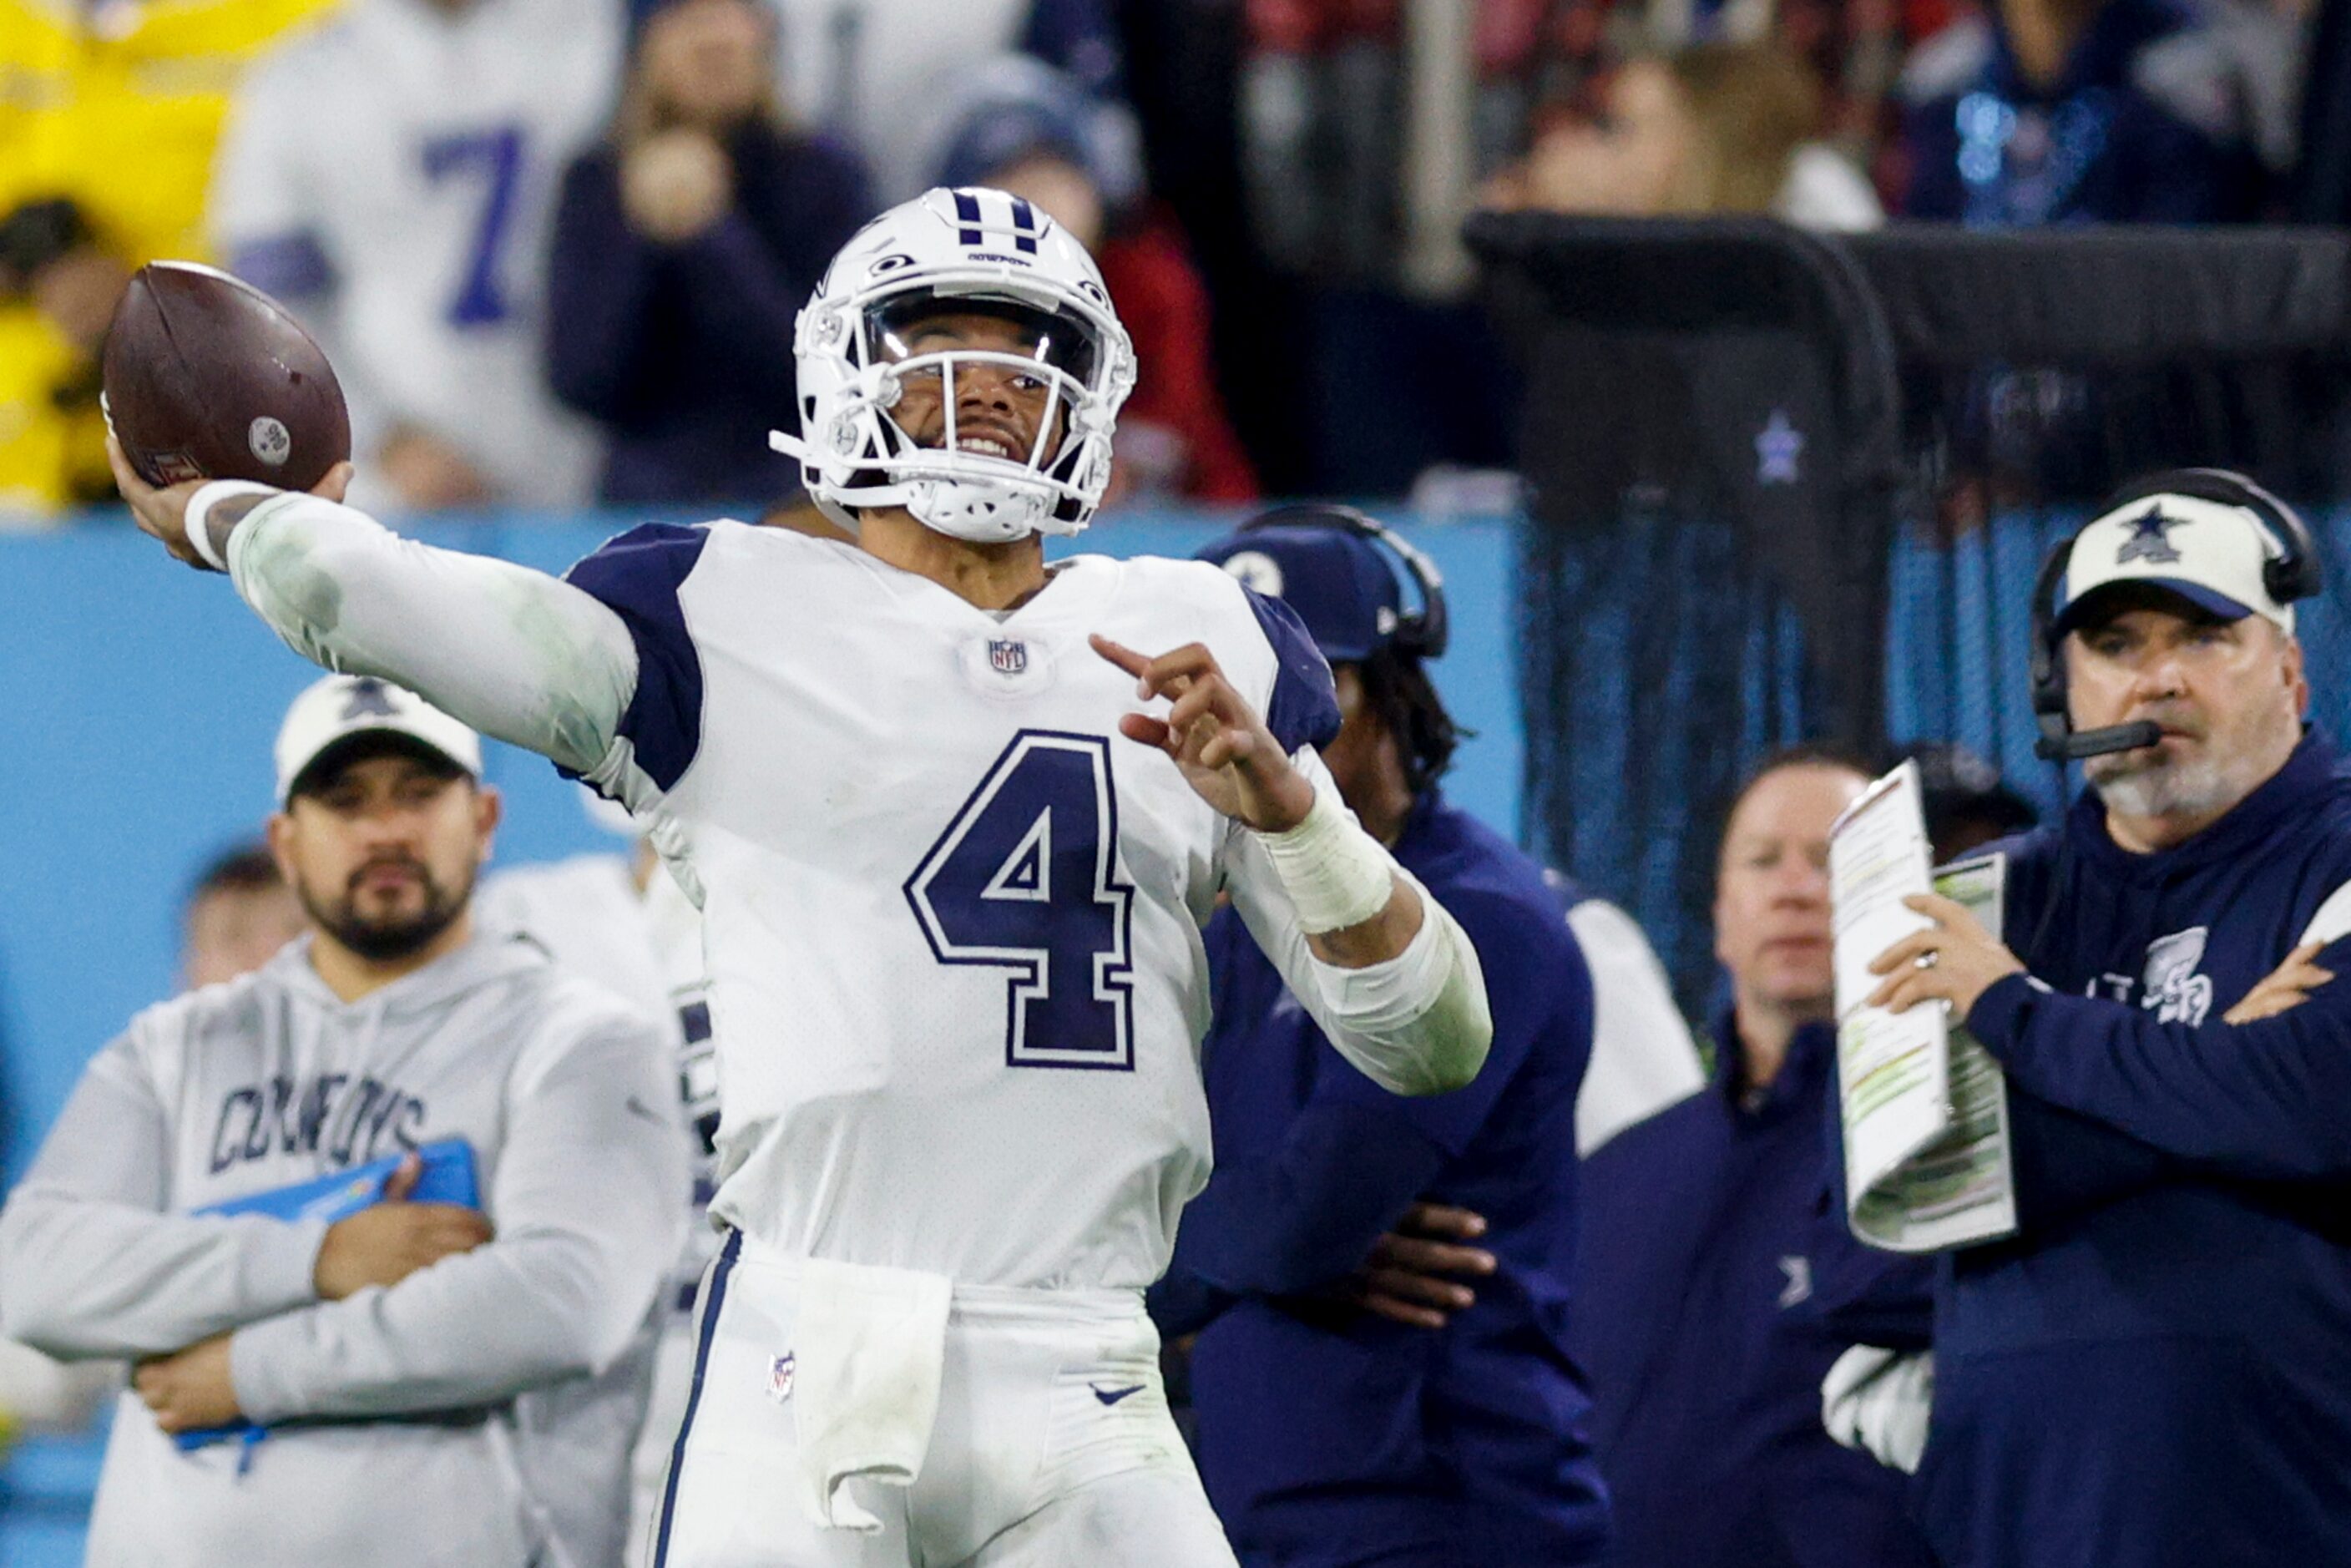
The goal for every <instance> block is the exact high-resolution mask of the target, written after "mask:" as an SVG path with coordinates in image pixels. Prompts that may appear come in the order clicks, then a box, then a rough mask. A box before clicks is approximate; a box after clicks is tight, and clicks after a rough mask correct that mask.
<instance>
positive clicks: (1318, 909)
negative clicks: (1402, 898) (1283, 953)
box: [1258, 789, 1395, 936]
mask: <svg viewBox="0 0 2351 1568" xmlns="http://www.w3.org/2000/svg"><path fill="white" fill-rule="evenodd" d="M1258 838H1259V841H1260V842H1261V843H1263V844H1264V845H1265V852H1266V858H1267V859H1268V860H1270V861H1271V862H1273V873H1274V874H1275V875H1276V876H1278V877H1280V879H1281V885H1282V887H1283V888H1284V889H1285V890H1286V891H1287V892H1288V893H1289V894H1290V904H1291V905H1292V906H1293V907H1294V908H1296V910H1297V911H1298V924H1299V926H1300V927H1301V929H1302V930H1304V931H1305V933H1306V934H1307V935H1308V936H1322V935H1323V934H1324V933H1326V932H1331V931H1343V930H1345V929H1346V928H1347V927H1348V926H1350V925H1363V924H1364V922H1365V921H1367V920H1370V919H1372V918H1373V917H1374V916H1375V915H1378V914H1379V913H1380V911H1382V910H1384V909H1385V908H1386V907H1387V906H1388V899H1389V898H1390V896H1392V894H1393V893H1394V891H1395V874H1394V873H1395V861H1394V860H1393V859H1391V858H1390V857H1389V855H1388V852H1386V851H1385V850H1384V849H1382V848H1381V847H1380V844H1379V841H1378V840H1376V839H1374V838H1373V837H1372V835H1371V834H1369V833H1367V832H1365V831H1364V829H1363V825H1362V824H1361V823H1359V822H1357V821H1355V817H1354V813H1353V812H1352V811H1350V810H1347V808H1346V807H1344V806H1343V805H1341V804H1340V803H1339V792H1338V791H1337V790H1336V789H1317V790H1315V791H1314V804H1313V806H1312V808H1311V809H1310V810H1308V811H1307V813H1306V820H1305V821H1302V822H1301V823H1299V824H1298V825H1297V826H1296V827H1294V828H1292V829H1290V831H1288V832H1286V833H1260V834H1259V835H1258Z"/></svg>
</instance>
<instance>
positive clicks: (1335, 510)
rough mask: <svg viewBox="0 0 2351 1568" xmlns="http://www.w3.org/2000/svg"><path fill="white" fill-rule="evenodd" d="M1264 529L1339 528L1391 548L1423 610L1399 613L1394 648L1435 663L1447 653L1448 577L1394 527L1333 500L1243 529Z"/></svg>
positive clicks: (1263, 517)
mask: <svg viewBox="0 0 2351 1568" xmlns="http://www.w3.org/2000/svg"><path fill="white" fill-rule="evenodd" d="M1259 528H1337V529H1340V530H1341V531H1343V532H1344V533H1350V534H1353V535H1354V536H1355V537H1356V538H1360V539H1369V540H1371V541H1372V542H1373V543H1374V544H1384V545H1385V546H1387V547H1388V549H1390V550H1391V551H1393V552H1394V553H1395V558H1396V559H1398V560H1400V561H1402V562H1404V569H1405V573H1406V575H1408V576H1409V577H1410V578H1411V579H1412V581H1413V586H1414V588H1415V589H1416V591H1418V593H1419V595H1420V608H1419V609H1418V610H1416V611H1412V612H1402V611H1399V612H1397V614H1396V623H1395V631H1394V632H1390V633H1389V635H1388V645H1389V646H1391V647H1393V648H1394V649H1395V651H1396V652H1397V653H1409V654H1410V655H1412V656H1413V657H1414V658H1416V659H1434V658H1436V657H1437V656H1438V655H1439V654H1441V653H1444V652H1445V644H1446V643H1447V640H1448V639H1449V638H1450V636H1451V635H1452V632H1451V628H1450V627H1449V626H1448V625H1447V621H1446V614H1445V574H1444V573H1443V572H1441V571H1439V570H1437V563H1436V562H1435V561H1433V560H1431V559H1428V555H1427V552H1426V551H1424V550H1421V549H1417V548H1416V547H1415V546H1413V545H1411V544H1410V543H1408V542H1406V541H1405V538H1404V536H1403V535H1402V534H1399V533H1397V532H1396V531H1395V529H1394V528H1389V527H1388V526H1387V525H1386V524H1384V523H1382V522H1379V521H1377V520H1375V519H1374V518H1372V517H1367V516H1365V515H1364V513H1362V512H1359V511H1357V510H1356V509H1355V508H1354V507H1342V506H1339V505H1336V504H1335V503H1332V502H1328V501H1298V502H1293V503H1292V504H1290V505H1289V506H1286V507H1274V508H1273V509H1272V510H1271V511H1270V512H1263V513H1260V514H1259V515H1258V516H1256V517H1251V518H1250V519H1249V521H1248V522H1245V523H1243V524H1242V525H1241V526H1240V528H1239V531H1240V532H1241V533H1245V534H1251V533H1255V532H1256V531H1257V530H1258V529H1259Z"/></svg>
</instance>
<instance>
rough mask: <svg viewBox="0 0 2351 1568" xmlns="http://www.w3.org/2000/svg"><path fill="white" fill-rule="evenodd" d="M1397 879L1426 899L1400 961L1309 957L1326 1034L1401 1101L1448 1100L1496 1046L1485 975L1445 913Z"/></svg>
mask: <svg viewBox="0 0 2351 1568" xmlns="http://www.w3.org/2000/svg"><path fill="white" fill-rule="evenodd" d="M1396 874H1397V875H1399V876H1402V877H1404V878H1405V880H1406V881H1407V882H1411V883H1412V886H1413V890H1414V891H1415V892H1416V893H1417V894H1420V908H1421V920H1420V929H1419V930H1418V931H1416V932H1415V933H1414V934H1413V938H1412V941H1411V942H1410V943H1409V944H1408V945H1407V946H1405V950H1404V951H1403V952H1402V953H1400V954H1398V955H1397V956H1395V957H1393V958H1391V959H1389V960H1388V961H1387V962H1386V963H1384V964H1374V965H1372V966H1371V967H1368V968H1363V969H1347V968H1342V967H1339V966H1338V965H1336V964H1326V963H1324V962H1323V961H1322V959H1320V958H1318V957H1315V956H1313V954H1312V951H1311V949H1310V950H1309V952H1308V956H1307V961H1308V963H1309V964H1310V965H1311V968H1312V972H1313V977H1314V984H1315V988H1316V989H1318V990H1319V991H1321V993H1322V1005H1323V1007H1324V1009H1327V1010H1328V1013H1329V1019H1328V1021H1327V1022H1324V1025H1323V1032H1324V1033H1325V1034H1327V1035H1329V1036H1330V1037H1331V1043H1332V1045H1334V1046H1336V1047H1337V1048H1338V1050H1339V1052H1340V1054H1341V1055H1343V1056H1344V1057H1346V1059H1347V1060H1348V1061H1352V1062H1353V1063H1354V1064H1355V1066H1356V1067H1357V1068H1358V1069H1360V1070H1361V1071H1364V1073H1366V1074H1367V1075H1369V1076H1370V1078H1371V1079H1372V1080H1373V1082H1376V1083H1379V1084H1380V1085H1382V1086H1383V1087H1384V1088H1389V1089H1393V1090H1395V1092H1398V1093H1400V1094H1442V1093H1444V1092H1447V1091H1448V1090H1453V1089H1458V1088H1461V1087H1463V1086H1464V1085H1465V1084H1467V1083H1468V1082H1469V1081H1470V1080H1471V1079H1472V1078H1475V1077H1476V1076H1478V1069H1479V1067H1480V1066H1482V1065H1483V1064H1484V1062H1485V1060H1486V1048H1487V1047H1488V1046H1489V1045H1491V1044H1492V1043H1493V1040H1494V1016H1493V1010H1492V1009H1491V1007H1490V1005H1489V1003H1488V1001H1487V999H1486V973H1485V967H1484V966H1483V965H1482V964H1480V963H1479V961H1478V949H1477V947H1476V946H1473V945H1472V944H1471V943H1470V940H1469V934H1468V932H1466V931H1464V930H1462V929H1461V925H1460V923H1459V922H1458V921H1457V920H1455V919H1454V918H1453V916H1452V915H1450V914H1448V913H1447V911H1446V909H1445V906H1444V905H1443V904H1439V903H1437V900H1436V899H1434V898H1432V897H1430V896H1429V893H1428V890H1427V889H1426V888H1425V887H1422V886H1421V885H1420V883H1418V882H1417V881H1415V880H1414V879H1413V877H1412V875H1411V873H1408V872H1405V870H1404V869H1403V868H1402V867H1398V868H1397V871H1396ZM1303 999H1304V998H1301V1000H1303ZM1318 1021H1320V1020H1319V1019H1318ZM1343 1037H1344V1039H1343Z"/></svg>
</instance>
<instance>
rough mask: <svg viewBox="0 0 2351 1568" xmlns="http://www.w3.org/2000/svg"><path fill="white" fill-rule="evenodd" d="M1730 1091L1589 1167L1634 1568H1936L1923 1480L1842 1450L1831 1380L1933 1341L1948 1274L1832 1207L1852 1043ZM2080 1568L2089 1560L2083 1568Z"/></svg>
mask: <svg viewBox="0 0 2351 1568" xmlns="http://www.w3.org/2000/svg"><path fill="white" fill-rule="evenodd" d="M1713 1035H1714V1042H1715V1061H1716V1063H1717V1069H1716V1072H1715V1075H1714V1078H1713V1080H1712V1081H1711V1082H1708V1084H1707V1086H1706V1087H1705V1088H1703V1089H1701V1090H1699V1091H1698V1092H1697V1093H1696V1094H1693V1095H1691V1096H1690V1097H1689V1098H1688V1099H1687V1100H1684V1101H1681V1102H1680V1103H1677V1104H1674V1105H1671V1106H1668V1107H1667V1108H1666V1109H1665V1110H1663V1111H1660V1112H1658V1113H1656V1115H1654V1116H1652V1117H1650V1118H1649V1119H1648V1120H1646V1121H1645V1122H1641V1123H1638V1124H1635V1125H1633V1126H1631V1127H1627V1128H1626V1129H1625V1131H1623V1132H1622V1133H1619V1134H1616V1136H1615V1137H1614V1138H1613V1139H1611V1140H1610V1141H1609V1142H1608V1143H1606V1144H1604V1145H1602V1146H1601V1147H1600V1148H1598V1149H1596V1150H1594V1151H1593V1155H1592V1157H1591V1158H1590V1159H1589V1160H1588V1161H1586V1162H1585V1166H1584V1181H1583V1198H1584V1207H1583V1215H1584V1224H1583V1251H1582V1255H1581V1257H1580V1258H1579V1259H1578V1260H1577V1267H1576V1329H1575V1335H1574V1341H1573V1343H1574V1346H1575V1350H1576V1355H1577V1359H1578V1361H1579V1362H1581V1363H1582V1364H1583V1366H1584V1367H1585V1368H1586V1370H1587V1371H1588V1372H1589V1373H1590V1375H1591V1378H1592V1393H1593V1445H1594V1447H1595V1448H1596V1449H1597V1450H1598V1453H1599V1456H1600V1468H1601V1473H1602V1474H1603V1475H1604V1477H1605V1478H1606V1479H1607V1482H1608V1489H1609V1495H1610V1497H1611V1499H1612V1500H1613V1502H1614V1507H1615V1514H1616V1531H1617V1554H1616V1559H1615V1561H1616V1563H1617V1564H1618V1565H1619V1568H1932V1558H1931V1557H1930V1556H1929V1554H1928V1551H1927V1546H1926V1542H1925V1540H1924V1538H1923V1537H1922V1536H1921V1534H1920V1532H1919V1531H1918V1529H1917V1525H1916V1524H1915V1523H1913V1522H1912V1521H1911V1519H1910V1517H1909V1514H1908V1511H1907V1494H1908V1490H1909V1478H1907V1477H1906V1476H1904V1475H1902V1474H1900V1473H1899V1472H1898V1471H1895V1470H1890V1469H1885V1468H1884V1467H1883V1466H1881V1465H1879V1464H1878V1463H1877V1461H1876V1460H1875V1459H1873V1458H1870V1457H1869V1456H1868V1455H1866V1454H1862V1453H1856V1452H1854V1451H1853V1450H1851V1449H1848V1448H1839V1447H1837V1445H1836V1443H1835V1442H1834V1440H1833V1439H1831V1437H1829V1435H1828V1433H1827V1431H1826V1430H1825V1429H1824V1428H1823V1427H1822V1425H1821V1379H1822V1378H1823V1377H1824V1376H1826V1375H1827V1374H1828V1369H1829V1366H1830V1364H1831V1363H1833V1362H1834V1361H1835V1360H1836V1358H1837V1357H1838V1355H1839V1354H1843V1352H1844V1349H1845V1347H1846V1346H1847V1345H1849V1344H1851V1343H1855V1341H1856V1340H1863V1341H1865V1342H1867V1343H1873V1344H1879V1345H1884V1346H1886V1347H1889V1348H1892V1349H1915V1348H1917V1346H1919V1345H1921V1344H1923V1343H1926V1337H1927V1319H1928V1296H1929V1293H1930V1291H1931V1290H1932V1288H1933V1271H1932V1270H1931V1268H1930V1267H1929V1266H1928V1264H1927V1263H1925V1262H1923V1261H1920V1260H1915V1259H1907V1258H1900V1257H1896V1256H1894V1255H1892V1254H1890V1253H1885V1252H1877V1251H1873V1250H1871V1249H1868V1248H1866V1247H1864V1246H1863V1245H1861V1243H1860V1242H1858V1241H1856V1240H1855V1239H1854V1238H1853V1235H1852V1233H1851V1232H1850V1231H1848V1230H1847V1229H1846V1228H1845V1224H1844V1214H1843V1212H1842V1210H1841V1209H1840V1208H1839V1207H1837V1205H1836V1204H1835V1202H1834V1200H1833V1198H1832V1196H1831V1194H1832V1186H1833V1160H1832V1151H1831V1145H1830V1142H1829V1136H1828V1133H1827V1131H1826V1128H1827V1124H1828V1122H1829V1119H1830V1118H1831V1117H1832V1115H1833V1110H1834V1101H1835V1098H1836V1088H1835V1085H1836V1037H1835V1033H1834V1030H1831V1029H1830V1027H1829V1026H1828V1025H1826V1024H1812V1025H1808V1026H1806V1027H1805V1028H1802V1029H1800V1030H1797V1031H1796V1034H1795V1037H1794V1038H1793V1039H1792V1040H1790V1041H1789V1043H1788V1057H1787V1061H1785V1062H1784V1063H1783V1064H1782V1067H1781V1069H1780V1071H1779V1073H1778V1074H1777V1076H1775V1077H1774V1078H1773V1079H1772V1081H1771V1085H1770V1087H1769V1088H1767V1089H1765V1090H1764V1091H1762V1092H1761V1093H1760V1094H1756V1095H1752V1096H1747V1095H1744V1094H1742V1092H1741V1089H1740V1075H1739V1073H1738V1072H1737V1071H1732V1070H1730V1064H1732V1063H1735V1062H1736V1061H1738V1059H1739V1044H1738V1040H1737V1039H1736V1035H1735V1032H1734V1030H1733V1026H1732V1020H1731V1014H1730V1009H1729V1008H1728V1007H1727V1006H1726V1007H1725V1008H1724V1009H1722V1010H1721V1012H1720V1013H1719V1014H1718V1015H1717V1017H1716V1019H1715V1026H1714V1030H1713ZM2079 1568H2089V1565H2088V1564H2081V1565H2079Z"/></svg>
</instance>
